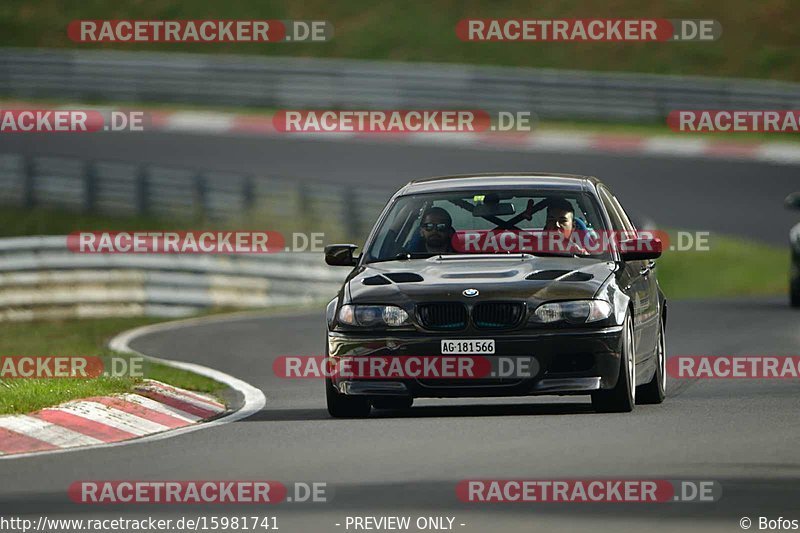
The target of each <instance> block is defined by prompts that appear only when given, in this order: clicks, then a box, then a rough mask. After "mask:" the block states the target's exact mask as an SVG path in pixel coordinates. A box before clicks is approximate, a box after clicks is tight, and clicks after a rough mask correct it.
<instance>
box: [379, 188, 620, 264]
mask: <svg viewBox="0 0 800 533" xmlns="http://www.w3.org/2000/svg"><path fill="white" fill-rule="evenodd" d="M605 229H606V228H605V225H604V223H603V219H602V217H601V216H600V210H599V208H598V205H597V202H596V200H595V198H594V197H593V196H592V195H590V194H588V193H585V192H581V191H543V190H507V189H506V190H496V189H488V190H470V191H459V192H452V191H448V192H440V193H426V194H418V195H409V196H401V197H399V198H397V199H396V200H395V202H394V203H393V204H392V206H391V207H390V210H389V212H388V214H387V216H386V217H384V219H383V222H382V223H381V225H380V227H379V229H378V231H377V233H376V234H375V236H374V238H373V239H372V241H371V242H370V244H369V245H368V248H367V250H366V257H365V261H366V262H367V263H371V262H376V261H388V260H393V259H402V258H416V257H431V256H434V255H440V254H442V255H444V254H465V253H469V254H487V253H488V254H508V253H530V254H533V255H542V256H544V255H564V256H578V257H594V258H602V259H609V258H610V257H611V255H610V251H609V250H608V248H602V249H600V248H593V247H590V246H586V245H585V243H583V240H584V239H586V237H587V236H591V237H594V236H597V235H599V234H602V233H605ZM554 238H566V239H567V240H570V241H574V242H577V243H579V244H577V246H563V243H561V244H559V245H558V246H555V245H553V244H552V243H553V242H555V241H554V240H553V239H554ZM548 243H550V244H549V245H548Z"/></svg>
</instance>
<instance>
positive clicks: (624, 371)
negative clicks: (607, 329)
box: [592, 315, 636, 413]
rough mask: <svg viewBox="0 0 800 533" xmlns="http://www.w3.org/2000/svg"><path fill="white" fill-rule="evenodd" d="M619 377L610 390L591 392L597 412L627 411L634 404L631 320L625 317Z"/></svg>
mask: <svg viewBox="0 0 800 533" xmlns="http://www.w3.org/2000/svg"><path fill="white" fill-rule="evenodd" d="M621 344H622V346H621V348H620V362H619V377H618V378H617V384H616V386H615V387H614V388H613V389H610V390H599V391H597V392H594V393H592V407H594V410H595V411H597V412H598V413H629V412H631V411H633V406H634V405H635V404H636V360H635V355H634V354H635V353H636V351H635V346H634V341H633V320H632V319H631V317H630V315H628V316H627V317H626V318H625V325H624V326H623V328H622V339H621Z"/></svg>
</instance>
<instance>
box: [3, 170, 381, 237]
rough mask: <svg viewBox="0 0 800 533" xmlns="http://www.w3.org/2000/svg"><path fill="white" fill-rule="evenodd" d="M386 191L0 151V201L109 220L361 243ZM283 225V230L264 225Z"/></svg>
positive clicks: (238, 174) (299, 180)
mask: <svg viewBox="0 0 800 533" xmlns="http://www.w3.org/2000/svg"><path fill="white" fill-rule="evenodd" d="M392 192H393V191H390V190H384V189H370V188H366V187H362V186H359V187H354V186H347V185H340V184H331V183H319V182H314V181H310V180H301V179H294V180H292V179H287V178H276V177H268V176H253V175H247V174H240V173H233V172H212V171H207V170H202V169H192V168H177V167H164V166H158V165H152V164H138V163H130V162H119V161H107V160H84V159H79V158H70V157H50V156H24V155H21V154H0V204H5V205H11V206H18V207H24V208H33V207H55V208H62V209H67V210H74V211H83V212H89V213H109V214H113V215H117V216H118V215H151V216H156V217H162V218H167V217H169V218H170V219H172V218H179V219H180V218H183V219H189V218H193V219H196V218H202V219H205V220H210V221H222V220H230V219H237V220H240V221H242V220H244V221H245V222H249V223H263V224H270V227H268V228H266V229H270V230H284V231H307V232H310V231H326V232H327V233H329V234H330V237H331V238H347V239H351V240H354V241H356V242H360V241H362V240H363V239H364V238H365V237H366V234H367V232H368V231H369V229H370V227H371V224H372V222H373V221H374V220H375V219H376V218H377V215H378V214H379V213H380V211H381V209H382V208H383V206H384V205H385V204H386V202H387V201H388V199H389V198H390V197H391V195H392ZM273 222H274V223H275V224H280V223H283V224H284V227H278V226H274V225H272V223H273Z"/></svg>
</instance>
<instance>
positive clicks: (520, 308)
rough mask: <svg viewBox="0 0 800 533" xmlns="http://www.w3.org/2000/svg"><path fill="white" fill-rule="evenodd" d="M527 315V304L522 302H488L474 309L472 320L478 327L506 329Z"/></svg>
mask: <svg viewBox="0 0 800 533" xmlns="http://www.w3.org/2000/svg"><path fill="white" fill-rule="evenodd" d="M524 315H525V304H523V303H520V302H515V303H511V302H487V303H482V304H478V305H476V306H475V308H474V309H473V310H472V322H473V323H474V324H475V327H476V328H481V329H506V328H513V327H514V326H516V325H517V324H519V323H520V321H521V320H522V317H523V316H524Z"/></svg>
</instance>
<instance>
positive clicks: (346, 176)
mask: <svg viewBox="0 0 800 533" xmlns="http://www.w3.org/2000/svg"><path fill="white" fill-rule="evenodd" d="M2 152H13V153H23V154H40V155H61V156H77V157H82V158H97V159H102V160H119V161H129V162H148V163H155V164H159V165H165V166H169V165H174V166H178V167H189V168H197V169H203V170H215V171H221V172H225V171H237V172H246V173H252V174H254V175H263V176H276V177H288V178H299V179H309V178H310V179H315V180H325V181H329V182H333V183H347V184H350V185H368V186H373V187H387V188H389V189H397V188H399V187H400V186H402V185H404V184H405V183H407V182H408V181H410V180H412V179H416V178H421V177H428V176H438V175H443V174H458V173H470V172H506V171H508V172H512V171H515V172H529V171H542V172H571V173H575V174H586V175H594V176H597V177H598V178H600V179H602V180H603V181H605V182H606V183H607V184H608V185H609V186H610V187H611V188H612V190H613V191H614V193H615V194H616V195H617V196H618V197H619V199H620V201H621V202H622V204H623V205H624V206H626V209H629V210H631V211H634V210H636V211H638V212H640V213H642V214H647V215H648V216H649V217H650V218H652V219H654V220H657V221H658V222H659V224H660V225H662V226H663V227H668V228H675V229H693V230H703V231H705V230H708V231H719V232H723V233H728V234H733V235H744V236H748V237H752V238H757V239H760V240H764V241H768V242H772V243H776V244H786V243H787V242H788V234H789V228H790V227H792V226H793V225H794V224H796V223H797V220H796V216H795V215H794V214H793V213H791V212H789V211H787V210H786V209H784V208H783V199H784V198H785V197H786V195H787V194H789V193H791V192H794V191H796V190H797V189H798V188H800V179H798V173H799V172H800V169H798V167H797V166H789V165H777V164H775V165H772V164H764V163H757V162H748V161H723V160H712V159H700V158H669V157H640V156H623V155H615V154H600V153H587V154H574V153H569V154H562V153H551V152H540V153H530V152H515V151H512V150H509V151H502V152H500V151H496V150H492V149H486V150H483V149H479V148H477V147H475V148H459V147H452V146H447V145H432V146H421V145H393V144H386V143H383V142H364V141H361V142H359V141H346V140H341V141H333V142H331V141H317V140H310V139H307V138H305V139H302V140H301V139H290V138H286V139H282V138H264V137H258V136H236V135H226V136H214V135H199V134H178V133H174V134H170V133H147V134H142V133H139V134H136V133H127V134H126V133H115V134H100V133H98V134H93V135H63V136H58V135H47V134H25V135H12V136H6V137H5V138H4V139H3V142H2V144H0V153H2Z"/></svg>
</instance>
